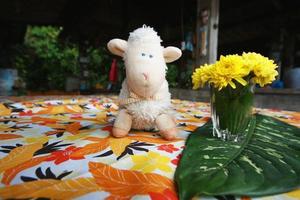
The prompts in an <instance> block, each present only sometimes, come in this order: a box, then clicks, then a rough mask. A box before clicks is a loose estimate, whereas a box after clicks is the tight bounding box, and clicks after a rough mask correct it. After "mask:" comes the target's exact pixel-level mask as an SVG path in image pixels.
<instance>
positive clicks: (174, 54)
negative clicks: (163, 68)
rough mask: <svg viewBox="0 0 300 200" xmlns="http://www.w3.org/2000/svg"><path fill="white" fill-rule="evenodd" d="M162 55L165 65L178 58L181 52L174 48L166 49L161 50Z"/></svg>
mask: <svg viewBox="0 0 300 200" xmlns="http://www.w3.org/2000/svg"><path fill="white" fill-rule="evenodd" d="M163 54H164V58H165V61H166V63H170V62H173V61H175V60H177V59H178V58H180V56H181V54H182V53H181V50H180V49H178V48H176V47H166V48H164V49H163Z"/></svg>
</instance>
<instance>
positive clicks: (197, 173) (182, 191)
mask: <svg viewBox="0 0 300 200" xmlns="http://www.w3.org/2000/svg"><path fill="white" fill-rule="evenodd" d="M175 181H176V183H177V186H178V190H179V197H180V199H191V198H192V197H194V196H199V195H237V196H241V195H248V196H264V195H271V194H277V193H283V192H287V191H290V190H293V189H295V188H297V187H299V186H300V129H299V128H297V127H294V126H292V125H289V124H286V123H284V122H281V121H279V120H276V119H274V118H272V117H267V116H263V115H256V117H253V119H252V120H251V123H250V124H249V126H248V128H247V130H246V139H245V140H244V141H242V142H238V143H237V142H229V141H226V142H224V141H222V140H220V139H217V138H214V137H212V124H211V122H208V123H207V124H205V125H204V126H202V127H200V128H198V129H197V130H196V131H195V132H194V133H193V134H191V135H190V136H189V138H188V140H187V144H186V149H185V150H184V152H183V157H182V159H181V161H180V164H179V166H178V168H177V170H176V173H175Z"/></svg>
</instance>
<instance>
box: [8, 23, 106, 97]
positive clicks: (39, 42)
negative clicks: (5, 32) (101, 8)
mask: <svg viewBox="0 0 300 200" xmlns="http://www.w3.org/2000/svg"><path fill="white" fill-rule="evenodd" d="M61 31H62V28H60V27H53V26H28V28H27V32H26V36H25V40H24V44H19V45H16V46H15V48H14V49H15V52H16V53H15V56H14V62H13V66H14V67H15V68H16V69H18V72H19V74H20V76H21V77H22V78H23V79H24V80H25V82H26V84H27V89H29V90H39V91H43V90H49V89H50V90H51V89H57V90H63V89H65V83H66V78H67V77H71V76H75V77H80V66H79V62H78V56H79V47H78V44H74V43H70V42H68V41H60V39H59V34H60V32H61ZM87 52H88V55H87V56H88V58H89V61H90V62H89V63H88V66H87V67H88V68H87V69H88V70H89V72H90V73H89V77H88V80H89V81H90V83H89V84H90V85H92V86H94V85H95V83H101V84H103V85H105V84H106V83H107V82H108V72H109V68H110V60H111V59H110V58H109V55H108V54H107V52H106V51H105V50H104V49H97V48H93V47H89V48H88V49H87Z"/></svg>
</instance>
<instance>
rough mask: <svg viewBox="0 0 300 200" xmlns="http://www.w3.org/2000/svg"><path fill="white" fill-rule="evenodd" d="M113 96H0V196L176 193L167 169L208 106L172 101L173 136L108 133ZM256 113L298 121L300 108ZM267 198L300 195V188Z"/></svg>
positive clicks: (171, 169)
mask: <svg viewBox="0 0 300 200" xmlns="http://www.w3.org/2000/svg"><path fill="white" fill-rule="evenodd" d="M116 100H117V97H116V96H101V95H100V96H74V97H59V98H58V97H38V98H32V97H26V98H7V99H3V98H2V100H1V102H0V180H1V183H0V198H3V199H7V198H48V199H73V198H76V199H104V198H108V199H130V198H132V199H149V198H150V199H177V196H176V190H175V185H174V182H173V175H174V172H175V169H176V166H177V165H178V162H179V160H180V157H181V152H182V150H183V149H184V143H185V139H186V138H187V136H188V135H189V134H191V133H192V132H193V131H194V130H195V129H196V128H198V127H199V126H202V125H203V124H204V123H206V122H207V121H208V120H209V119H210V118H209V116H210V107H209V104H208V103H204V102H191V101H182V100H177V99H174V100H172V103H173V106H174V110H175V113H176V117H177V123H178V129H179V130H180V132H179V136H178V138H177V139H176V140H174V141H166V140H163V139H161V138H160V136H159V135H158V134H157V133H156V132H145V131H137V130H135V131H131V132H130V134H129V136H128V137H124V138H119V139H117V138H113V137H111V136H110V132H111V130H112V124H113V120H114V118H115V115H116V114H117V111H118V105H117V103H116ZM255 112H257V113H260V114H264V115H269V116H273V117H275V118H278V119H280V120H282V121H285V122H287V123H290V124H293V125H295V126H298V127H300V113H299V112H291V111H282V110H276V109H258V108H256V109H255ZM278 181H280V180H278ZM201 199H205V198H202V197H201ZM237 199H250V198H248V197H241V198H237ZM261 199H266V198H261ZM267 199H300V190H297V191H294V192H290V193H286V194H281V195H276V196H272V197H268V198H267Z"/></svg>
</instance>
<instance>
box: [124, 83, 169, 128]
mask: <svg viewBox="0 0 300 200" xmlns="http://www.w3.org/2000/svg"><path fill="white" fill-rule="evenodd" d="M157 95H158V96H159V97H160V98H161V99H159V100H145V101H139V102H135V103H130V104H127V105H124V107H125V108H126V110H127V112H128V113H129V114H130V115H131V116H132V125H131V127H132V128H133V129H145V130H151V129H157V126H156V123H155V119H156V118H157V117H158V116H159V115H160V114H172V109H171V94H170V92H169V87H168V82H167V81H164V82H163V84H162V86H161V88H160V89H159V91H158V92H157ZM119 98H120V99H128V98H130V93H129V90H128V86H127V83H126V79H125V80H124V81H123V84H122V89H121V92H120V95H119Z"/></svg>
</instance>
